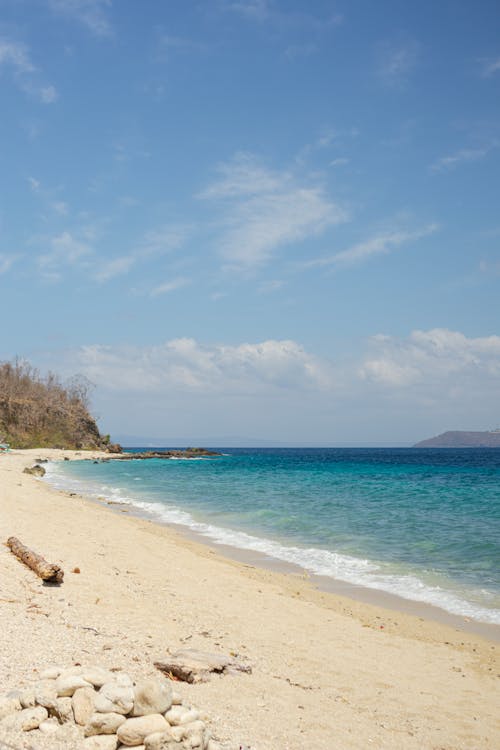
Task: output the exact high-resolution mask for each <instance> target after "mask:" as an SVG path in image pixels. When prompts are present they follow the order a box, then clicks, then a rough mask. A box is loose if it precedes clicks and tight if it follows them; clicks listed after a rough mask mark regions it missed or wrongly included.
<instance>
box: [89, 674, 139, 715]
mask: <svg viewBox="0 0 500 750" xmlns="http://www.w3.org/2000/svg"><path fill="white" fill-rule="evenodd" d="M94 705H95V710H96V711H98V712H99V713H103V714H106V713H115V714H124V715H125V714H128V713H130V711H132V708H133V707H134V689H133V687H132V686H130V687H129V686H121V685H117V684H116V683H115V682H107V683H106V684H105V685H103V686H102V688H101V689H100V690H99V692H98V693H97V695H96V697H95V704H94Z"/></svg>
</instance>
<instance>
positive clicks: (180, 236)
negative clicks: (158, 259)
mask: <svg viewBox="0 0 500 750" xmlns="http://www.w3.org/2000/svg"><path fill="white" fill-rule="evenodd" d="M189 232H190V227H188V226H184V225H172V226H171V225H165V226H163V227H160V228H159V229H154V230H151V231H149V232H146V234H145V235H144V238H143V239H142V241H141V242H140V243H139V245H138V248H137V251H136V252H137V254H138V255H141V256H143V257H150V256H157V255H163V254H165V253H170V252H172V251H173V250H178V249H179V248H180V247H182V245H183V244H184V242H185V241H186V238H187V236H188V234H189Z"/></svg>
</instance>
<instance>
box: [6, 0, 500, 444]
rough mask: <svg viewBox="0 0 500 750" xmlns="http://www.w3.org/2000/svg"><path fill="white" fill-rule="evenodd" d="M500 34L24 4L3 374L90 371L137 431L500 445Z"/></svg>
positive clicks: (107, 417)
mask: <svg viewBox="0 0 500 750" xmlns="http://www.w3.org/2000/svg"><path fill="white" fill-rule="evenodd" d="M499 28H500V6H499V4H498V2H497V0H479V2H477V3H471V2H466V1H465V0H449V1H448V0H441V2H439V3H436V2H430V1H429V0H422V1H421V2H419V3H402V2H400V0H394V1H392V0H380V1H379V2H377V3H374V2H372V0H350V2H346V1H345V0H343V1H340V0H339V2H330V0H315V1H314V2H306V1H305V0H183V1H182V2H159V1H158V0H140V2H139V0H0V138H1V140H0V143H1V146H0V301H1V307H2V323H3V324H2V327H1V334H0V360H9V359H12V358H13V357H16V356H18V357H21V358H25V359H27V360H29V361H30V362H31V363H32V364H33V365H35V366H37V367H39V368H40V370H41V371H42V372H46V371H47V370H48V369H51V370H53V371H55V372H57V373H59V374H60V375H61V377H62V378H66V377H69V376H71V375H74V374H79V375H81V376H82V377H85V378H88V379H89V381H90V382H91V383H92V384H93V393H92V405H93V411H94V413H95V414H96V415H97V416H98V419H99V425H100V427H101V429H102V430H103V431H104V432H110V433H111V434H112V436H114V437H123V436H124V435H133V436H143V437H147V438H148V439H151V440H154V439H161V438H163V437H172V436H178V437H179V438H183V439H184V438H185V439H186V440H189V439H190V438H193V437H197V438H200V439H203V437H205V436H210V439H211V441H212V442H214V441H215V442H218V441H219V440H221V439H222V438H226V439H227V440H229V439H231V437H234V436H241V441H242V442H245V440H248V439H250V438H256V439H263V440H269V441H278V442H286V443H294V444H299V445H300V444H317V445H328V444H353V443H354V444H374V443H380V444H387V445H391V444H401V443H413V442H416V441H417V440H420V439H423V438H426V437H429V436H431V435H435V434H438V433H441V432H443V431H444V430H455V429H468V430H487V429H494V428H496V427H498V426H499V425H500V408H499V403H500V399H499V396H500V301H499V300H500V210H499V209H500V206H499V202H500V201H499V198H500V185H499V167H500V37H499V35H498V29H499ZM238 439H240V438H238Z"/></svg>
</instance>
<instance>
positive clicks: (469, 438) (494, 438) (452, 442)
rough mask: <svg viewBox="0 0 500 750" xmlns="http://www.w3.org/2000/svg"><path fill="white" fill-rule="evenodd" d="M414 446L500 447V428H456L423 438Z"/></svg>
mask: <svg viewBox="0 0 500 750" xmlns="http://www.w3.org/2000/svg"><path fill="white" fill-rule="evenodd" d="M413 447H414V448H500V430H491V431H490V432H467V431H465V430H455V431H448V432H443V433H442V434H441V435H437V436H436V437H432V438H428V439H427V440H421V441H420V443H416V444H415V445H414V446H413Z"/></svg>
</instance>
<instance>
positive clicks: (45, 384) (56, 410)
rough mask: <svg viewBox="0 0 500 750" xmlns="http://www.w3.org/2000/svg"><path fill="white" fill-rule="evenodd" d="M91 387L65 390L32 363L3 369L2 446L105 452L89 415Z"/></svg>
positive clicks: (76, 382)
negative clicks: (80, 449) (97, 450)
mask: <svg viewBox="0 0 500 750" xmlns="http://www.w3.org/2000/svg"><path fill="white" fill-rule="evenodd" d="M89 386H90V384H89V382H88V381H86V380H85V379H84V378H78V377H77V378H73V379H72V380H70V381H69V382H68V383H65V384H64V385H63V384H62V383H61V381H60V380H59V378H58V377H57V376H56V375H54V374H53V373H49V374H48V375H46V376H42V375H40V373H39V372H38V370H36V369H35V368H33V367H32V366H31V365H30V364H29V363H27V362H24V361H21V360H16V361H14V362H13V363H11V362H4V363H1V364H0V441H1V440H4V441H7V442H9V443H10V444H11V446H12V447H14V448H104V449H108V450H109V448H110V447H111V446H109V438H108V440H107V441H106V438H103V437H101V435H100V433H99V429H98V427H97V425H96V423H95V420H94V419H93V418H92V417H91V415H90V413H89V411H88V401H89V398H88V397H89Z"/></svg>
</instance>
